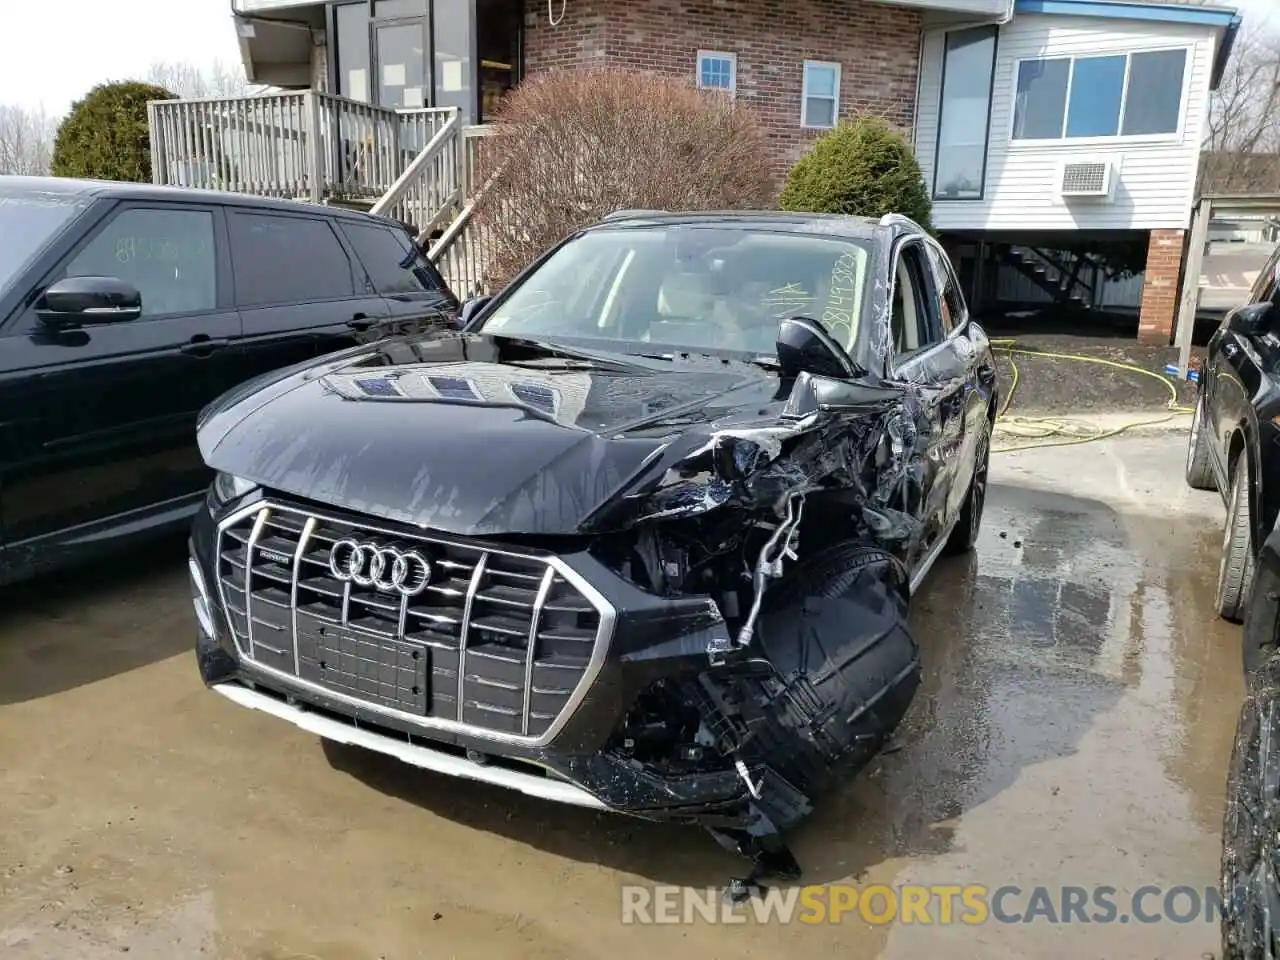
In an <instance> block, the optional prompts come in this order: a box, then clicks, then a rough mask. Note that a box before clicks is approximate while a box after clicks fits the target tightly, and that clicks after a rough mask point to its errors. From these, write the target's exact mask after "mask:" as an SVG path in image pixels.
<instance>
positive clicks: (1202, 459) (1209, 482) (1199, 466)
mask: <svg viewBox="0 0 1280 960" xmlns="http://www.w3.org/2000/svg"><path fill="white" fill-rule="evenodd" d="M1186 479H1187V486H1189V487H1190V488H1191V489H1192V490H1217V489H1218V482H1217V480H1215V479H1214V476H1213V466H1212V465H1211V464H1210V463H1209V436H1208V434H1206V433H1205V432H1204V397H1203V396H1201V397H1200V399H1198V400H1197V401H1196V412H1195V413H1194V414H1192V416H1191V431H1190V433H1189V434H1188V435H1187V466H1186Z"/></svg>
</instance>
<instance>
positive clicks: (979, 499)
mask: <svg viewBox="0 0 1280 960" xmlns="http://www.w3.org/2000/svg"><path fill="white" fill-rule="evenodd" d="M990 461H991V432H990V431H989V430H988V431H987V432H986V433H984V434H983V436H982V439H981V440H980V441H979V445H978V458H977V462H976V464H975V465H974V468H973V479H972V480H971V481H970V482H969V493H968V494H967V495H966V496H965V498H964V506H963V507H962V508H961V509H960V517H959V518H958V519H957V520H956V525H955V527H954V528H953V529H952V530H951V536H949V537H948V538H947V546H946V548H945V549H946V552H947V553H950V554H957V553H967V552H968V551H970V550H972V549H973V548H974V545H975V544H977V542H978V532H979V531H980V530H981V529H982V511H983V509H984V508H985V506H986V503H987V467H988V465H989V464H990Z"/></svg>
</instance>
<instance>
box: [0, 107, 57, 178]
mask: <svg viewBox="0 0 1280 960" xmlns="http://www.w3.org/2000/svg"><path fill="white" fill-rule="evenodd" d="M56 133H57V124H56V122H55V121H54V120H53V119H52V118H51V117H49V115H48V114H46V113H45V112H44V110H42V109H37V110H28V109H24V108H23V107H19V106H15V105H12V104H3V103H0V174H3V173H11V174H22V175H27V176H44V175H46V174H48V172H49V161H50V158H51V157H52V155H53V138H54V135H55V134H56Z"/></svg>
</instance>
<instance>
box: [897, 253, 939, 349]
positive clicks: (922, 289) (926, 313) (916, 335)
mask: <svg viewBox="0 0 1280 960" xmlns="http://www.w3.org/2000/svg"><path fill="white" fill-rule="evenodd" d="M924 257H925V251H924V247H923V245H922V244H920V243H918V242H916V243H908V244H905V245H904V246H903V247H902V248H901V250H900V251H899V253H898V257H897V261H896V264H895V266H894V278H893V279H894V282H893V307H892V311H891V313H890V329H891V331H892V334H893V352H894V353H895V354H903V353H911V352H912V351H914V350H919V349H921V348H923V347H927V346H929V345H930V344H932V343H935V342H937V341H938V340H940V339H942V336H941V329H940V328H939V327H938V325H937V322H936V318H935V315H936V313H937V312H938V309H937V305H936V302H935V303H931V302H930V301H931V300H932V298H933V297H934V296H935V293H934V289H933V285H932V284H931V283H930V282H929V279H928V276H927V273H926V271H925V268H924V264H923V262H922V260H923V258H924Z"/></svg>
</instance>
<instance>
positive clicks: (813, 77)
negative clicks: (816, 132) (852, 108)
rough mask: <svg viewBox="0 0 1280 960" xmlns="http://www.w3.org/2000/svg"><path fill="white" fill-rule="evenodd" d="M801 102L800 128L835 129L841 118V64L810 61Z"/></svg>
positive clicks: (805, 73) (806, 65)
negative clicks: (837, 119) (837, 120)
mask: <svg viewBox="0 0 1280 960" xmlns="http://www.w3.org/2000/svg"><path fill="white" fill-rule="evenodd" d="M800 99H801V103H800V126H802V127H817V128H819V129H824V130H826V129H830V128H831V127H834V126H835V125H836V118H838V117H839V116H840V64H838V63H827V62H826V61H823V60H806V61H805V62H804V83H803V87H802V89H801V91H800Z"/></svg>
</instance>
